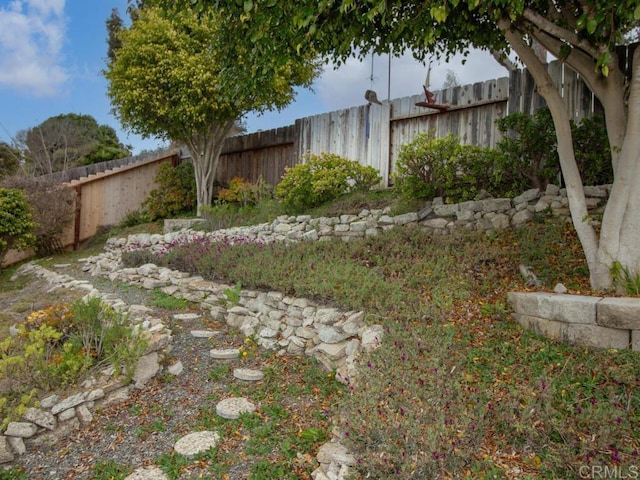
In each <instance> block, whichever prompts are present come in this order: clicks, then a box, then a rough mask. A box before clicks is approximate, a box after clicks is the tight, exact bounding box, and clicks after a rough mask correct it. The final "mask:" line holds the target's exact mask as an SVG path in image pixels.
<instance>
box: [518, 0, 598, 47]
mask: <svg viewBox="0 0 640 480" xmlns="http://www.w3.org/2000/svg"><path fill="white" fill-rule="evenodd" d="M522 15H523V16H524V18H525V19H526V20H527V21H529V22H530V23H531V24H532V25H533V26H535V27H536V28H537V29H539V30H542V31H543V32H546V33H547V34H549V35H552V36H554V37H556V38H558V39H563V40H565V41H566V42H568V43H570V44H571V45H573V46H574V47H577V48H580V49H581V50H584V51H585V52H586V53H587V54H589V55H591V56H592V57H593V58H594V59H598V58H599V57H600V55H601V54H602V52H600V51H599V50H597V49H595V48H593V46H592V45H591V44H590V43H589V42H587V41H586V40H583V39H581V38H580V37H578V35H577V34H576V33H575V32H572V31H571V30H568V29H566V28H562V27H561V26H559V25H556V24H555V23H553V22H551V21H549V20H548V19H546V18H544V17H543V16H542V15H540V14H539V13H537V12H534V11H533V10H531V9H530V8H525V9H524V12H523V14H522Z"/></svg>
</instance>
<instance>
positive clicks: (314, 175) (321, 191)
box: [276, 153, 381, 213]
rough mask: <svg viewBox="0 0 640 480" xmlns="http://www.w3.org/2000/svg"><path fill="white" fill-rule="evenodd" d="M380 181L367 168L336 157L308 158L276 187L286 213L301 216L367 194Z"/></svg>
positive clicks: (320, 156)
mask: <svg viewBox="0 0 640 480" xmlns="http://www.w3.org/2000/svg"><path fill="white" fill-rule="evenodd" d="M380 180H381V177H380V175H378V172H377V171H376V170H375V169H374V168H373V167H369V166H363V165H360V164H359V163H358V162H355V161H353V160H348V159H346V158H343V157H340V156H339V155H335V154H329V153H322V154H320V155H308V156H307V157H306V158H305V161H304V163H301V164H299V165H296V166H294V167H292V168H289V169H288V170H287V172H286V173H285V175H284V177H283V178H282V181H281V182H280V183H279V184H278V186H277V187H276V196H277V198H278V199H280V201H281V202H282V204H283V206H284V208H285V210H287V211H288V212H291V213H296V212H301V211H304V210H306V209H309V208H314V207H317V206H320V205H322V204H324V203H326V202H329V201H331V200H334V199H336V198H338V197H340V196H341V195H344V194H346V193H350V192H354V191H358V190H368V189H370V188H371V187H373V186H374V185H376V184H377V183H379V182H380Z"/></svg>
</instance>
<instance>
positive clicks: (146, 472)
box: [124, 467, 169, 480]
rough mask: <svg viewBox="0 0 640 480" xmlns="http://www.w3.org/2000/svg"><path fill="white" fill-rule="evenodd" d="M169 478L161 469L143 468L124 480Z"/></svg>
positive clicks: (166, 479) (164, 479) (163, 479)
mask: <svg viewBox="0 0 640 480" xmlns="http://www.w3.org/2000/svg"><path fill="white" fill-rule="evenodd" d="M168 479H169V477H167V475H166V474H165V473H164V472H163V471H162V470H161V469H160V467H141V468H137V469H135V470H134V471H133V473H132V474H131V475H128V476H126V477H125V478H124V480H168Z"/></svg>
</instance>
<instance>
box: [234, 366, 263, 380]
mask: <svg viewBox="0 0 640 480" xmlns="http://www.w3.org/2000/svg"><path fill="white" fill-rule="evenodd" d="M233 376H234V377H236V378H237V379H238V380H245V381H247V382H257V381H259V380H262V379H263V378H264V373H262V371H260V370H253V369H251V368H236V369H234V370H233Z"/></svg>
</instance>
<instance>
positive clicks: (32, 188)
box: [2, 176, 76, 257]
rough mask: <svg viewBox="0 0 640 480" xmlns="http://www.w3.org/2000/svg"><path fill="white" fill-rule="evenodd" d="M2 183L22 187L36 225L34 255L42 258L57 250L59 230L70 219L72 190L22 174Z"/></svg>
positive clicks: (59, 245) (72, 210)
mask: <svg viewBox="0 0 640 480" xmlns="http://www.w3.org/2000/svg"><path fill="white" fill-rule="evenodd" d="M2 184H3V185H5V186H7V187H8V188H16V189H20V190H22V191H23V192H24V194H25V196H26V198H27V200H28V202H29V205H30V207H31V214H32V216H33V221H34V222H35V224H36V228H35V229H34V232H33V233H34V235H35V238H36V242H35V246H36V254H37V255H38V256H41V257H42V256H45V255H51V254H53V253H59V250H60V248H61V242H60V241H61V236H62V233H63V232H64V230H65V229H66V228H67V227H68V226H69V225H70V224H71V222H72V221H73V218H74V214H75V207H76V203H75V199H76V193H75V191H74V190H73V189H72V188H71V187H69V186H67V185H64V184H61V183H59V182H57V181H54V180H47V179H43V178H34V177H26V176H13V177H9V178H6V179H4V180H3V181H2Z"/></svg>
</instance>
